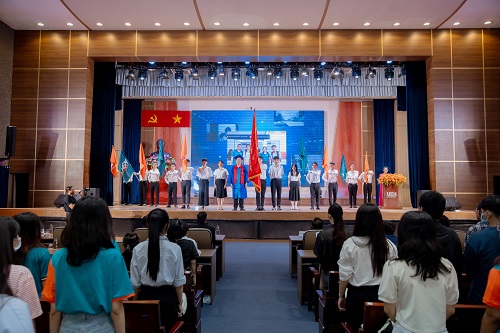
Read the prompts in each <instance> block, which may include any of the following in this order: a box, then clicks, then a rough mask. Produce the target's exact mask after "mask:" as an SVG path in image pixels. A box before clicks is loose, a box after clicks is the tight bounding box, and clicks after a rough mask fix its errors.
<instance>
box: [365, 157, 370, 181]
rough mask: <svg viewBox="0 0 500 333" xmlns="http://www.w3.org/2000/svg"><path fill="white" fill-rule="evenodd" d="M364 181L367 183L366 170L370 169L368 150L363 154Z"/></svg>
mask: <svg viewBox="0 0 500 333" xmlns="http://www.w3.org/2000/svg"><path fill="white" fill-rule="evenodd" d="M364 171H365V182H366V183H368V171H370V164H368V151H367V152H366V154H365V170H364Z"/></svg>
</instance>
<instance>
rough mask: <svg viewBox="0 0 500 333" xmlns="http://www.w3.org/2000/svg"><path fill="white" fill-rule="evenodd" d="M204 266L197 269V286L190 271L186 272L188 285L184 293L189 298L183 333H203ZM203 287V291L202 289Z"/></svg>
mask: <svg viewBox="0 0 500 333" xmlns="http://www.w3.org/2000/svg"><path fill="white" fill-rule="evenodd" d="M201 269H202V265H198V266H197V267H196V286H195V285H193V280H192V275H191V272H190V271H186V272H185V273H184V275H185V276H186V284H185V285H184V288H183V291H184V293H185V294H186V298H187V308H186V313H185V314H184V316H182V318H180V319H181V320H182V321H183V322H184V326H183V328H182V331H183V332H190V333H201V307H202V305H203V286H202V281H201V279H202V274H201ZM200 286H201V289H200Z"/></svg>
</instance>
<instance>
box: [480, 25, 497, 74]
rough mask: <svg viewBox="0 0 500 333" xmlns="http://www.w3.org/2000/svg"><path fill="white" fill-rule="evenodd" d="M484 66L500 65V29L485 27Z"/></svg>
mask: <svg viewBox="0 0 500 333" xmlns="http://www.w3.org/2000/svg"><path fill="white" fill-rule="evenodd" d="M483 40H484V66H485V67H498V55H499V54H500V29H484V30H483Z"/></svg>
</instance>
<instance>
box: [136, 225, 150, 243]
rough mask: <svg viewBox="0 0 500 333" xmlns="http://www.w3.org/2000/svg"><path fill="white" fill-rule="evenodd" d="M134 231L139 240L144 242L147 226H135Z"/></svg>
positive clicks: (147, 236)
mask: <svg viewBox="0 0 500 333" xmlns="http://www.w3.org/2000/svg"><path fill="white" fill-rule="evenodd" d="M134 232H135V233H136V234H137V235H138V236H139V241H140V242H144V241H145V240H146V239H148V238H149V230H148V228H137V229H135V230H134Z"/></svg>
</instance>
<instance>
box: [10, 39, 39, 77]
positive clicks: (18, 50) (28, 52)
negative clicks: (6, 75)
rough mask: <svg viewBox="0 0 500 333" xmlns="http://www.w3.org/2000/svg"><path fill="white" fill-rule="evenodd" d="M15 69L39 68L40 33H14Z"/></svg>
mask: <svg viewBox="0 0 500 333" xmlns="http://www.w3.org/2000/svg"><path fill="white" fill-rule="evenodd" d="M14 55H15V56H14V59H13V63H14V68H38V62H39V58H40V31H20V30H15V31H14Z"/></svg>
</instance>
